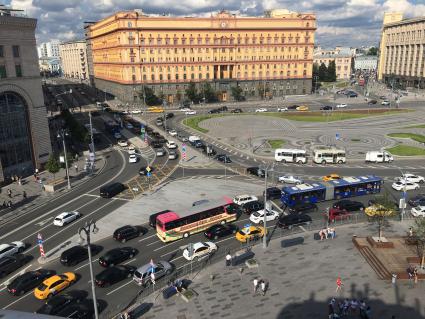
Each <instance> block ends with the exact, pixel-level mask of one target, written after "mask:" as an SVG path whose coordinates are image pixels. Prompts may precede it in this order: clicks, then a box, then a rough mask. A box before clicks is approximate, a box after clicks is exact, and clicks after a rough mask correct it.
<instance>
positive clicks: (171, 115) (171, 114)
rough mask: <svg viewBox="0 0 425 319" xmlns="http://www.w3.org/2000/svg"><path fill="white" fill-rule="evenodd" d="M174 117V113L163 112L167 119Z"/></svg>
mask: <svg viewBox="0 0 425 319" xmlns="http://www.w3.org/2000/svg"><path fill="white" fill-rule="evenodd" d="M173 117H174V113H167V114H165V118H166V119H167V120H168V119H171V118H173Z"/></svg>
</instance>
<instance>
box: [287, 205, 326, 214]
mask: <svg viewBox="0 0 425 319" xmlns="http://www.w3.org/2000/svg"><path fill="white" fill-rule="evenodd" d="M318 210H319V208H318V207H317V205H316V204H313V203H300V204H295V205H294V206H293V207H291V208H289V212H290V213H295V214H299V213H310V212H313V211H315V212H317V211H318Z"/></svg>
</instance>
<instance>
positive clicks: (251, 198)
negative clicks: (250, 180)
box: [233, 194, 258, 205]
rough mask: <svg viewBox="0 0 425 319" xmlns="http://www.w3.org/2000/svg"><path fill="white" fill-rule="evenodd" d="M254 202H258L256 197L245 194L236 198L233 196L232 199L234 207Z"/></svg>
mask: <svg viewBox="0 0 425 319" xmlns="http://www.w3.org/2000/svg"><path fill="white" fill-rule="evenodd" d="M255 200H258V197H257V196H254V195H247V194H244V195H238V196H235V197H234V198H233V202H234V203H235V204H236V205H243V204H245V203H249V202H253V201H255Z"/></svg>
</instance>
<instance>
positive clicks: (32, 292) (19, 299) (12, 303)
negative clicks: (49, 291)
mask: <svg viewBox="0 0 425 319" xmlns="http://www.w3.org/2000/svg"><path fill="white" fill-rule="evenodd" d="M31 294H34V291H29V292H28V293H27V294H26V295H23V296H22V297H21V298H18V299H16V300H15V301H13V302H11V303H10V304H8V305H6V306H4V307H3V309H7V308H9V307H10V306H11V305H14V304H15V303H17V302H18V301H21V300H22V299H24V298H26V297H28V296H29V295H31Z"/></svg>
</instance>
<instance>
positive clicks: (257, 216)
mask: <svg viewBox="0 0 425 319" xmlns="http://www.w3.org/2000/svg"><path fill="white" fill-rule="evenodd" d="M278 218H279V212H278V211H276V210H274V209H272V210H267V213H266V221H268V222H269V221H272V220H276V219H278ZM249 220H250V221H252V222H253V223H254V224H262V223H264V209H261V210H259V211H256V212H254V213H252V214H251V216H249Z"/></svg>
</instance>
